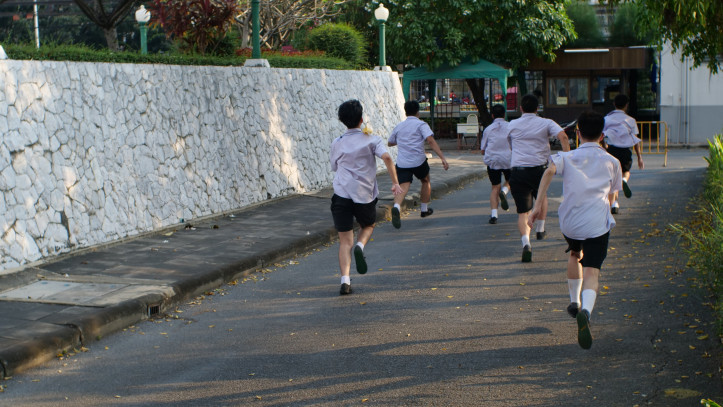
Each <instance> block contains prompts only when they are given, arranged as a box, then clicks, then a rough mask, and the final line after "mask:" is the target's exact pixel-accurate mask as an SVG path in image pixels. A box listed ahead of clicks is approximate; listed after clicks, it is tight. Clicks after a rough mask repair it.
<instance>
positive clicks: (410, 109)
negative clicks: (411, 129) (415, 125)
mask: <svg viewBox="0 0 723 407" xmlns="http://www.w3.org/2000/svg"><path fill="white" fill-rule="evenodd" d="M404 113H406V114H407V116H414V115H416V114H417V113H419V102H417V101H416V100H410V101H409V102H406V103H405V104H404Z"/></svg>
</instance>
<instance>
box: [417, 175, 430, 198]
mask: <svg viewBox="0 0 723 407" xmlns="http://www.w3.org/2000/svg"><path fill="white" fill-rule="evenodd" d="M420 181H421V182H422V190H421V192H420V193H419V195H420V200H421V201H422V203H425V204H427V203H429V201H431V200H432V183H431V182H430V179H429V174H428V175H427V176H426V177H424V178H422V179H421V180H420Z"/></svg>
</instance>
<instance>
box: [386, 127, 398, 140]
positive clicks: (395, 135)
mask: <svg viewBox="0 0 723 407" xmlns="http://www.w3.org/2000/svg"><path fill="white" fill-rule="evenodd" d="M388 141H389V142H390V143H392V144H397V128H396V127H395V128H394V130H392V134H390V135H389V140H388Z"/></svg>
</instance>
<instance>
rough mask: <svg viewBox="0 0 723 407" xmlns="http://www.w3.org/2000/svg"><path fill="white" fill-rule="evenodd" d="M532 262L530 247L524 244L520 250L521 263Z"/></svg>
mask: <svg viewBox="0 0 723 407" xmlns="http://www.w3.org/2000/svg"><path fill="white" fill-rule="evenodd" d="M531 261H532V248H531V247H530V245H528V244H526V245H525V247H523V248H522V262H523V263H529V262H531Z"/></svg>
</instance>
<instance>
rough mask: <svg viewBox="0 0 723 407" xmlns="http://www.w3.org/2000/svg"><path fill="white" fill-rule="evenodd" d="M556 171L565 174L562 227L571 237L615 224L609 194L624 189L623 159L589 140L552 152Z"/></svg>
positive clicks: (597, 233) (604, 230)
mask: <svg viewBox="0 0 723 407" xmlns="http://www.w3.org/2000/svg"><path fill="white" fill-rule="evenodd" d="M551 159H552V163H553V164H555V174H558V175H561V176H562V197H563V199H562V204H560V208H559V209H558V211H557V213H558V214H559V218H560V231H561V232H562V233H563V234H564V235H565V236H567V237H569V238H570V239H575V240H585V239H591V238H594V237H598V236H602V235H604V234H605V233H607V232H609V231H610V230H611V229H612V228H613V226H615V218H613V216H612V215H611V214H610V201H608V194H610V193H611V192H615V191H620V190H622V189H623V173H622V170H621V169H620V162H619V161H618V160H617V159H616V158H615V157H613V156H611V155H610V154H608V153H607V152H606V151H605V149H603V148H602V147H601V146H600V144H598V143H595V142H586V143H583V144H582V145H580V146H579V147H578V148H577V149H575V150H573V151H569V152H560V153H557V154H556V155H554V156H552V158H551Z"/></svg>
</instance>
